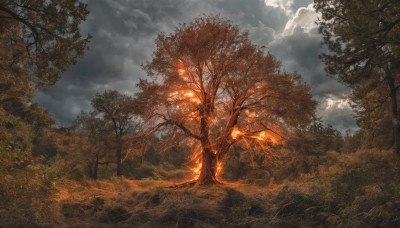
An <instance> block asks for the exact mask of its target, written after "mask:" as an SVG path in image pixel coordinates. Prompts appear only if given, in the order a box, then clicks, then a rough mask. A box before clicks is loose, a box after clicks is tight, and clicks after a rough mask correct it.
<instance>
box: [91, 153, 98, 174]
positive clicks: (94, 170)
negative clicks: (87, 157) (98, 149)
mask: <svg viewBox="0 0 400 228" xmlns="http://www.w3.org/2000/svg"><path fill="white" fill-rule="evenodd" d="M98 170H99V154H96V161H95V163H94V168H93V172H92V178H93V180H97V173H98Z"/></svg>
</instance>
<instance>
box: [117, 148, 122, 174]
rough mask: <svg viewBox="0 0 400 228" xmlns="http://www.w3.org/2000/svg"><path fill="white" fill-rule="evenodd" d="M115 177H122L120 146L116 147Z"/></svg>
mask: <svg viewBox="0 0 400 228" xmlns="http://www.w3.org/2000/svg"><path fill="white" fill-rule="evenodd" d="M116 155H117V176H121V175H122V163H121V162H122V161H121V160H122V146H121V144H119V145H118V149H117V154H116Z"/></svg>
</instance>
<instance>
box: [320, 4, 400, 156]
mask: <svg viewBox="0 0 400 228" xmlns="http://www.w3.org/2000/svg"><path fill="white" fill-rule="evenodd" d="M314 2H315V4H314V6H315V8H316V10H317V11H318V12H320V13H321V15H322V18H321V20H319V21H318V24H319V26H320V32H321V34H322V35H323V37H324V44H326V45H327V46H328V48H329V50H330V52H329V53H327V54H325V55H323V56H322V59H323V61H324V62H325V63H326V66H327V67H326V69H327V72H328V73H329V74H330V75H333V76H335V77H337V78H338V79H340V80H341V81H343V82H344V83H346V84H348V85H350V86H351V87H352V88H353V94H352V98H353V101H355V104H356V107H357V111H358V114H359V123H361V124H362V125H361V127H365V126H375V125H376V124H374V122H375V123H377V122H381V121H382V119H383V118H382V117H385V116H386V115H382V114H381V113H390V116H391V119H392V126H393V128H392V129H393V130H392V135H393V142H394V147H393V148H394V150H395V151H396V152H397V153H399V154H400V122H399V111H398V87H399V84H400V82H399V79H400V78H399V77H400V67H399V66H400V36H399V33H400V14H399V12H400V2H399V1H396V0H382V1H374V0H366V1H364V0H351V1H349V0H315V1H314ZM373 129H374V127H372V128H369V129H367V131H366V132H368V131H373Z"/></svg>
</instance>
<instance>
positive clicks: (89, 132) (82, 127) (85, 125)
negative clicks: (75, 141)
mask: <svg viewBox="0 0 400 228" xmlns="http://www.w3.org/2000/svg"><path fill="white" fill-rule="evenodd" d="M72 128H73V130H74V132H75V133H76V134H78V135H79V136H80V137H81V138H82V139H83V140H82V141H81V142H80V143H81V144H82V145H81V148H80V151H81V153H83V155H84V157H85V158H86V159H85V160H87V167H88V173H89V176H90V177H91V178H92V179H97V177H98V170H99V165H101V164H108V163H109V161H110V160H111V159H110V158H111V157H114V156H110V154H109V153H107V152H108V150H109V149H110V148H109V141H110V140H109V138H110V137H112V135H110V127H109V125H108V123H107V121H105V120H103V119H102V118H98V117H97V116H96V113H95V112H91V113H86V112H84V111H81V112H80V113H79V114H78V116H77V117H76V119H75V120H74V122H73V124H72ZM83 144H85V145H86V146H85V145H83Z"/></svg>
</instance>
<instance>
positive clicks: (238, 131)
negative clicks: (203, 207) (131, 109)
mask: <svg viewBox="0 0 400 228" xmlns="http://www.w3.org/2000/svg"><path fill="white" fill-rule="evenodd" d="M156 45H157V49H156V51H155V52H154V55H153V56H154V58H153V60H152V61H151V62H150V63H148V64H147V65H146V66H145V69H146V70H147V71H148V74H149V75H150V80H149V81H146V80H143V81H141V82H140V83H139V85H138V86H139V88H140V89H141V92H140V93H138V94H137V107H138V110H139V111H140V114H141V115H142V116H143V118H144V119H145V120H146V125H145V126H146V127H147V128H149V129H151V130H150V131H158V132H160V134H171V132H174V131H180V132H182V133H184V134H185V135H186V136H187V137H190V138H192V139H193V142H194V143H195V144H194V147H196V148H198V150H199V153H200V158H201V168H200V170H199V176H198V178H197V180H196V184H215V183H218V181H217V179H216V173H217V170H218V166H219V164H220V162H221V161H222V160H223V158H224V157H225V156H226V155H227V154H228V153H229V151H230V148H231V146H232V145H233V144H235V143H239V142H241V143H243V144H244V145H248V148H249V149H252V150H254V151H260V150H262V151H264V152H267V153H268V151H270V150H269V148H270V147H271V146H272V145H273V144H278V143H280V142H281V141H282V139H283V137H284V135H286V134H287V133H288V132H290V130H291V129H292V128H293V127H296V126H303V125H307V124H308V123H309V122H310V121H311V119H312V117H313V115H314V108H315V102H314V101H313V100H312V98H311V94H310V91H309V87H308V86H307V85H306V84H305V83H303V82H302V81H301V79H300V76H299V75H294V74H289V73H285V72H282V71H280V69H279V65H280V64H279V63H278V62H277V61H276V60H275V59H274V58H273V57H272V56H271V55H270V54H265V53H264V52H263V51H262V50H261V49H259V48H258V47H256V46H255V45H253V44H251V42H250V41H249V38H248V35H247V33H243V32H240V31H239V28H238V27H237V26H234V25H232V24H231V23H230V22H229V21H227V20H225V19H222V18H220V17H213V16H210V17H206V18H198V19H196V20H195V21H194V22H192V23H190V24H183V25H181V26H180V27H178V28H177V29H176V31H175V33H173V34H170V35H165V34H160V35H159V36H158V38H157V39H156Z"/></svg>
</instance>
